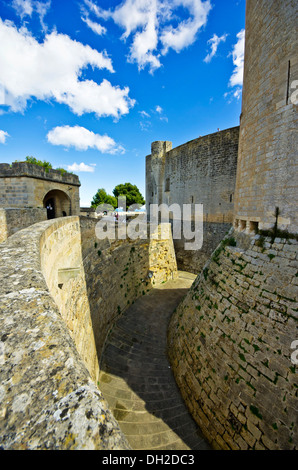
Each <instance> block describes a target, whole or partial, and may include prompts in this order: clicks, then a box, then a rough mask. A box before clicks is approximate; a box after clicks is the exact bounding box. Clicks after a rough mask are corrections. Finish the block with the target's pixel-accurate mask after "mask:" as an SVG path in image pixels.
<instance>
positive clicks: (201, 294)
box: [168, 234, 298, 450]
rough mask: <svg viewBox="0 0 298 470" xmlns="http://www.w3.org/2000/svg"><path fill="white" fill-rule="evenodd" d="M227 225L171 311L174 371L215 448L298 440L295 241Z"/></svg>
mask: <svg viewBox="0 0 298 470" xmlns="http://www.w3.org/2000/svg"><path fill="white" fill-rule="evenodd" d="M231 235H233V234H230V236H228V237H226V238H225V239H224V241H223V242H222V243H221V245H220V246H219V247H218V248H217V250H215V252H214V253H213V255H212V258H211V260H210V261H209V262H208V263H207V264H206V265H205V267H204V270H203V271H202V273H201V275H200V276H198V278H197V280H196V281H195V283H194V284H193V286H192V288H191V290H190V291H189V293H188V294H187V296H186V298H185V300H184V301H183V303H182V304H180V306H179V308H178V309H177V311H176V313H175V315H174V316H173V318H172V321H171V325H170V328H169V342H168V347H169V355H170V358H171V363H172V367H173V370H174V373H175V377H176V381H177V383H178V385H179V387H180V390H181V392H182V395H183V397H184V399H185V401H186V403H187V404H188V407H189V409H190V411H191V413H192V415H193V417H194V418H195V420H196V421H197V423H198V424H199V426H200V428H201V429H202V431H203V433H204V435H205V436H206V437H207V439H208V440H209V442H210V443H211V444H212V446H213V447H214V448H215V449H233V450H237V449H245V450H246V449H257V450H258V449H270V450H274V449H275V450H285V449H297V442H298V408H297V393H298V392H297V390H298V378H297V371H296V367H295V365H294V364H293V363H292V361H291V354H292V352H293V351H292V350H291V344H292V342H293V341H294V340H295V339H297V337H298V298H297V296H298V287H297V285H298V281H297V279H298V278H297V275H298V271H297V268H298V260H297V257H298V255H297V241H296V240H285V239H277V238H276V239H275V240H274V242H273V243H272V241H271V238H264V239H263V238H262V237H260V236H258V235H256V236H255V237H249V236H245V235H241V234H236V239H237V246H236V247H234V246H229V244H230V243H231V244H232V245H234V238H233V237H232V236H231ZM281 279H282V282H281Z"/></svg>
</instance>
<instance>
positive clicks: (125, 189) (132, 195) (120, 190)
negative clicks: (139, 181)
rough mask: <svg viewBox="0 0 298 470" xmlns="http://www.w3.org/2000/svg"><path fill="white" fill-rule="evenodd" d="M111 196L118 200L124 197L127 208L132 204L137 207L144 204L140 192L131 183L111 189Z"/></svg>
mask: <svg viewBox="0 0 298 470" xmlns="http://www.w3.org/2000/svg"><path fill="white" fill-rule="evenodd" d="M113 194H114V196H115V197H116V198H118V199H120V198H121V196H125V197H126V206H127V207H128V208H129V207H130V206H132V205H133V204H137V205H138V206H140V207H141V206H143V205H144V204H145V199H144V198H143V196H142V194H141V193H140V190H139V189H138V187H137V186H136V185H133V184H131V183H125V184H118V185H117V186H116V187H115V188H114V189H113Z"/></svg>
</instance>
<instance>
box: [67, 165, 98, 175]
mask: <svg viewBox="0 0 298 470" xmlns="http://www.w3.org/2000/svg"><path fill="white" fill-rule="evenodd" d="M67 170H68V171H74V172H77V173H80V172H86V173H94V171H95V167H94V165H86V163H83V162H82V163H79V164H77V163H73V164H72V165H68V166H67Z"/></svg>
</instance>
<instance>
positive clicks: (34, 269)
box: [0, 217, 175, 450]
mask: <svg viewBox="0 0 298 470" xmlns="http://www.w3.org/2000/svg"><path fill="white" fill-rule="evenodd" d="M95 240H96V238H95V232H94V224H92V221H90V220H89V219H86V221H84V219H82V220H81V221H80V219H79V217H66V218H61V219H55V220H53V221H46V222H41V223H38V224H35V225H33V226H31V227H29V228H27V229H25V230H21V231H19V232H18V233H17V234H15V235H13V236H11V237H10V238H9V239H8V240H7V241H6V242H5V243H2V244H1V247H0V279H1V282H0V331H1V337H0V364H1V372H0V384H1V385H0V446H1V448H3V449H108V450H113V449H124V450H125V449H129V446H128V444H127V442H126V440H125V438H124V436H123V434H122V433H121V431H120V428H119V427H118V423H117V422H116V421H115V419H114V418H113V416H112V414H111V413H110V411H109V409H108V406H107V403H106V402H105V400H104V398H103V396H102V394H101V392H100V390H99V388H98V387H97V386H96V384H95V381H96V380H97V378H98V370H99V369H98V357H99V356H98V354H99V353H100V352H101V348H102V345H103V342H104V339H105V335H106V333H107V332H108V328H109V327H110V326H111V324H112V321H113V318H114V317H115V316H116V315H119V314H120V313H121V310H123V309H124V308H126V306H127V305H128V304H129V303H128V302H131V301H133V299H134V296H135V295H137V294H138V293H140V289H138V291H137V292H136V291H134V292H133V293H130V294H129V296H128V289H129V285H130V282H134V280H135V277H134V275H135V271H134V268H132V267H131V269H130V265H129V261H128V260H127V262H125V261H126V259H125V254H127V256H128V253H129V255H130V257H131V260H132V257H133V256H137V257H140V256H141V254H140V252H139V251H138V248H139V249H140V251H142V252H143V245H142V243H138V241H134V242H131V243H128V242H126V241H125V240H123V241H118V242H117V241H115V244H109V243H108V244H106V246H105V247H104V246H103V245H101V246H100V248H101V249H100V248H99V247H97V246H96V247H95V244H96V243H97V242H96V241H95ZM101 243H102V244H104V243H106V242H104V241H102V242H101ZM126 244H127V247H126ZM115 253H117V256H116V254H115ZM171 253H172V255H173V253H174V251H173V244H172V242H171V240H170V241H160V242H159V241H157V240H156V241H153V243H152V244H151V243H148V251H147V254H148V256H149V258H146V257H145V256H144V257H143V261H142V263H141V262H140V263H139V266H140V270H142V275H145V273H146V276H147V274H148V271H147V270H148V266H149V267H150V269H152V270H153V271H154V267H156V271H155V273H154V275H153V277H152V280H151V282H149V279H148V278H146V277H144V279H142V282H143V284H141V285H142V292H141V294H142V293H143V292H144V293H145V290H147V289H149V288H150V287H151V286H152V285H153V282H157V281H160V280H165V279H167V278H168V277H169V276H172V275H175V257H174V256H173V257H172V258H171ZM118 255H120V257H121V260H119V259H118ZM167 255H169V256H167ZM169 259H172V263H173V264H172V265H170V263H169V261H168V260H169ZM163 260H164V262H163ZM112 263H113V264H112ZM121 263H125V265H126V266H125V268H124V266H122V264H121ZM130 264H131V262H130ZM162 265H163V267H161V268H160V266H162ZM108 266H109V267H110V271H111V272H110V277H108V275H107V273H108ZM113 266H115V267H114V268H113ZM117 266H118V269H117ZM122 267H123V268H124V269H123V271H122V270H121V269H122ZM118 271H119V278H120V279H122V283H123V285H122V288H123V289H125V292H124V293H123V302H122V303H121V304H119V303H118V304H117V306H116V305H114V304H115V301H114V300H112V297H113V299H114V298H115V299H117V294H118V290H117V289H119V290H120V289H121V286H120V285H119V284H118V279H117V276H116V274H115V273H117V272H118ZM113 273H114V275H115V276H116V281H117V282H116V283H115V284H113V285H112V286H110V289H109V290H108V286H109V283H110V282H112V281H113ZM104 275H106V277H104ZM138 275H140V272H138ZM91 276H92V277H91ZM95 276H98V278H96V277H95ZM154 279H155V280H154ZM140 282H141V281H140ZM146 283H147V286H146ZM100 286H102V288H103V297H104V300H103V299H102V301H101V302H100V301H98V300H97V289H98V288H99V287H100ZM145 286H146V287H145ZM138 287H140V286H138ZM120 298H122V297H121V296H120ZM124 299H125V305H124ZM127 299H130V300H127ZM117 302H119V301H118V299H117ZM101 304H102V305H104V307H102V305H101ZM109 305H111V308H110V309H109V308H108V306H109ZM118 306H119V308H118ZM96 326H97V327H98V329H99V330H100V332H98V331H95V329H94V328H95V327H96ZM92 379H93V380H92ZM99 386H100V384H99Z"/></svg>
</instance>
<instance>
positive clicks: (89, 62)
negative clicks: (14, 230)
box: [0, 0, 245, 206]
mask: <svg viewBox="0 0 298 470" xmlns="http://www.w3.org/2000/svg"><path fill="white" fill-rule="evenodd" d="M244 28H245V0H122V1H120V0H114V1H108V0H92V1H91V0H43V1H42V0H40V1H37V0H11V1H4V0H0V162H1V163H11V162H13V161H15V160H24V159H25V157H26V155H32V156H34V157H36V158H38V159H40V160H47V161H50V162H51V163H52V165H53V167H54V168H57V167H63V168H65V169H68V170H70V171H73V172H74V173H76V174H78V175H79V178H80V181H81V184H82V186H81V191H80V197H81V206H88V205H90V202H91V200H92V197H93V195H94V194H95V193H96V191H97V189H98V188H102V187H103V188H105V189H106V191H107V192H108V193H112V190H113V188H114V187H115V186H116V185H117V184H120V183H125V182H130V183H132V184H136V185H137V186H138V187H139V189H140V191H141V192H142V194H143V195H144V196H145V156H146V155H148V154H150V153H151V150H150V149H151V142H153V141H156V140H169V141H172V143H173V147H176V146H178V145H181V144H183V143H185V142H187V141H189V140H192V139H195V138H197V137H199V136H200V135H206V134H209V133H213V132H216V131H217V129H221V130H223V129H227V128H229V127H233V126H237V125H238V124H239V116H240V113H241V90H242V77H243V53H244V51H243V49H244V35H245V31H244Z"/></svg>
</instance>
